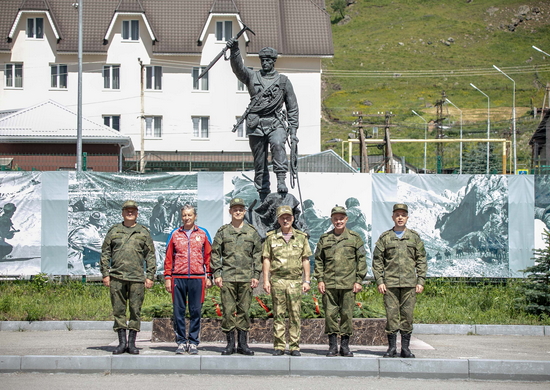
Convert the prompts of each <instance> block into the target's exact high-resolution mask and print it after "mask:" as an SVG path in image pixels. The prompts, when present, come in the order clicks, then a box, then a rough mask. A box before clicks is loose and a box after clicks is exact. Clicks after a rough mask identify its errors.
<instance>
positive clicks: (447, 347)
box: [0, 322, 550, 381]
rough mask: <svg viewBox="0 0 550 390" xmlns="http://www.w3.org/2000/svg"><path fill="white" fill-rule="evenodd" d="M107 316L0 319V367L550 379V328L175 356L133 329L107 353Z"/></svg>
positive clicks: (110, 342)
mask: <svg viewBox="0 0 550 390" xmlns="http://www.w3.org/2000/svg"><path fill="white" fill-rule="evenodd" d="M111 326H112V323H111V322H70V323H64V322H34V323H25V322H0V372H3V373H17V372H20V373H29V372H42V373H44V372H47V373H58V372H60V373H61V372H62V373H98V372H99V373H101V372H103V373H143V374H173V373H176V374H207V375H216V374H218V375H301V376H359V377H361V376H363V377H365V376H367V377H378V378H420V379H457V380H465V379H466V380H470V379H474V380H516V381H550V327H527V326H516V327H514V326H509V327H505V326H492V327H491V326H481V325H478V326H469V325H468V326H466V325H416V328H417V331H416V333H413V338H412V341H411V350H412V352H413V353H414V354H415V355H416V359H401V358H394V359H387V358H382V355H383V354H384V351H385V350H386V348H387V347H386V346H361V345H352V346H351V349H352V351H353V352H354V354H355V357H353V358H344V357H336V358H327V357H325V353H326V350H327V345H301V352H302V356H300V357H290V356H289V355H288V354H286V355H285V356H281V357H274V356H271V353H272V346H271V345H268V344H251V345H250V347H251V348H252V349H253V350H254V352H255V355H254V356H253V357H249V356H242V355H231V356H221V355H220V353H221V350H222V349H223V348H224V344H221V343H210V342H205V343H201V344H200V346H199V355H198V356H191V355H175V353H174V352H175V349H176V344H175V343H153V342H151V330H150V328H151V325H150V323H144V324H143V327H142V332H140V333H139V334H138V338H137V343H136V345H137V347H138V348H139V349H140V354H139V355H129V354H123V355H112V351H113V350H114V348H115V346H116V345H117V344H118V341H117V335H116V333H115V332H113V331H112V329H111Z"/></svg>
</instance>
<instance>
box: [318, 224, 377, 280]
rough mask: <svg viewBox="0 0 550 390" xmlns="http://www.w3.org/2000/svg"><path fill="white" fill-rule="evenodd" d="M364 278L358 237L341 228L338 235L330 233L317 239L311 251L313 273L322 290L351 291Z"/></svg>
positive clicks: (364, 264)
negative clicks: (323, 284) (313, 252)
mask: <svg viewBox="0 0 550 390" xmlns="http://www.w3.org/2000/svg"><path fill="white" fill-rule="evenodd" d="M366 275H367V257H366V250H365V245H364V242H363V240H362V239H361V236H359V234H357V233H356V232H354V231H353V230H349V229H345V230H344V232H343V233H342V234H340V235H339V236H337V235H335V234H334V230H331V231H330V232H328V233H325V234H323V235H322V236H321V238H319V242H318V243H317V249H316V250H315V273H314V276H315V278H316V279H317V281H318V282H324V283H325V287H326V288H337V289H352V288H353V284H354V283H361V282H362V281H363V279H364V278H365V276H366Z"/></svg>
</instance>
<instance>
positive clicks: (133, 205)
mask: <svg viewBox="0 0 550 390" xmlns="http://www.w3.org/2000/svg"><path fill="white" fill-rule="evenodd" d="M137 208H138V204H137V202H136V201H135V200H127V201H126V202H124V204H123V205H122V210H124V209H137Z"/></svg>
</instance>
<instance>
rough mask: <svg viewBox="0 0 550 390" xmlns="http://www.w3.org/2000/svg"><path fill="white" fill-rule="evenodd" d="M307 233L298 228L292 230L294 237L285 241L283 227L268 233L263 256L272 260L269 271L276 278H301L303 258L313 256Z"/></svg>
mask: <svg viewBox="0 0 550 390" xmlns="http://www.w3.org/2000/svg"><path fill="white" fill-rule="evenodd" d="M311 254H312V253H311V249H310V247H309V243H308V239H307V235H306V234H305V233H304V232H302V231H300V230H298V229H293V230H292V237H291V238H290V240H289V241H288V243H287V242H286V241H285V239H284V237H283V233H282V232H281V229H277V230H272V231H270V232H268V233H267V237H266V239H265V242H264V246H263V252H262V258H266V257H267V258H268V259H269V260H270V262H271V265H270V268H269V272H270V273H271V277H272V278H275V279H301V278H302V271H303V266H302V259H303V258H304V257H309V256H311Z"/></svg>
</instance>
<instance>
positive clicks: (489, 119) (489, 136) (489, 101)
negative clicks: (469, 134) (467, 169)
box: [470, 83, 491, 174]
mask: <svg viewBox="0 0 550 390" xmlns="http://www.w3.org/2000/svg"><path fill="white" fill-rule="evenodd" d="M470 85H471V86H472V87H473V88H474V89H476V90H477V91H478V92H481V93H482V94H483V95H484V96H485V97H486V98H487V139H490V138H491V99H489V96H487V94H486V93H485V92H483V91H482V90H481V89H479V88H478V87H476V86H475V85H474V84H472V83H470ZM489 151H490V147H489V142H487V174H489Z"/></svg>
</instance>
